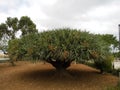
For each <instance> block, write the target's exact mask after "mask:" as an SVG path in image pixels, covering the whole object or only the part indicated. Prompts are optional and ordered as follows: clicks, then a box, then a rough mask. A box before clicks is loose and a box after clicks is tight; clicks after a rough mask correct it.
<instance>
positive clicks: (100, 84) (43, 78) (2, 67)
mask: <svg viewBox="0 0 120 90" xmlns="http://www.w3.org/2000/svg"><path fill="white" fill-rule="evenodd" d="M68 72H69V73H70V75H71V76H72V77H59V76H56V74H55V73H56V71H55V69H54V68H53V67H52V66H51V65H50V64H43V63H36V64H34V63H30V62H17V63H16V66H14V67H13V66H11V65H10V64H9V63H0V90H104V89H105V87H108V86H115V85H116V84H117V82H118V78H117V77H115V76H112V75H110V74H99V73H98V72H99V71H98V70H96V69H94V68H91V67H88V66H86V65H82V64H76V65H75V64H72V65H71V67H70V68H68Z"/></svg>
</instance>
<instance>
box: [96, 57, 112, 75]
mask: <svg viewBox="0 0 120 90" xmlns="http://www.w3.org/2000/svg"><path fill="white" fill-rule="evenodd" d="M113 60H114V57H113V56H105V57H100V58H99V60H95V67H96V68H98V69H100V71H101V73H103V72H111V71H112V61H113Z"/></svg>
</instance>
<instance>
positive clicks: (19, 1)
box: [0, 0, 120, 36]
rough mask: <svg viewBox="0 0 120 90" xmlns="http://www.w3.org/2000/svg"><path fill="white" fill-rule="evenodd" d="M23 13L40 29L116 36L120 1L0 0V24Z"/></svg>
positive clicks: (119, 20)
mask: <svg viewBox="0 0 120 90" xmlns="http://www.w3.org/2000/svg"><path fill="white" fill-rule="evenodd" d="M25 15H27V16H29V17H30V18H31V19H32V20H33V21H34V22H35V23H36V25H37V28H38V29H39V31H43V30H47V29H52V28H61V27H70V28H78V29H82V30H87V31H90V32H92V33H110V34H113V35H115V36H118V26H117V25H118V24H119V22H120V17H119V16H120V0H0V17H1V18H0V23H1V22H4V21H5V20H6V18H7V17H9V16H10V17H18V18H20V17H21V16H25Z"/></svg>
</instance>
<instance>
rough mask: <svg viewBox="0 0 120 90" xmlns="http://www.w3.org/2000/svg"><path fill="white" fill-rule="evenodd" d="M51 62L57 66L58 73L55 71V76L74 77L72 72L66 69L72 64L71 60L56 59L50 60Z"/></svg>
mask: <svg viewBox="0 0 120 90" xmlns="http://www.w3.org/2000/svg"><path fill="white" fill-rule="evenodd" d="M49 63H50V64H52V65H53V66H54V67H55V68H56V73H55V76H56V77H59V78H63V77H64V78H65V77H67V78H69V77H72V76H71V75H70V73H69V72H68V71H67V70H66V69H67V68H68V67H69V66H70V64H71V61H66V62H65V61H60V60H58V61H57V60H56V61H52V60H51V61H49Z"/></svg>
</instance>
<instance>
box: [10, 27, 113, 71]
mask: <svg viewBox="0 0 120 90" xmlns="http://www.w3.org/2000/svg"><path fill="white" fill-rule="evenodd" d="M9 54H10V56H11V57H12V58H14V59H20V60H22V59H24V60H31V59H33V60H44V61H46V62H48V63H51V64H52V65H53V66H54V67H55V68H56V69H57V70H61V69H66V68H67V67H69V66H70V64H71V62H72V61H77V62H80V63H85V62H86V61H89V60H93V61H94V62H95V64H96V65H97V66H98V68H99V69H101V70H105V69H106V62H107V61H106V59H108V58H109V57H108V56H109V55H110V54H111V53H110V49H109V45H108V44H107V43H106V42H105V40H103V39H102V38H100V37H99V36H98V35H95V34H90V33H89V32H85V31H80V30H75V29H69V28H65V29H56V30H50V31H45V32H41V33H39V34H36V33H35V34H29V35H26V36H23V37H22V38H21V39H14V40H11V41H10V42H9ZM107 57H108V58H107ZM109 60H110V59H109ZM103 62H104V67H105V68H103V67H99V66H101V65H103ZM108 66H110V65H108Z"/></svg>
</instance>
